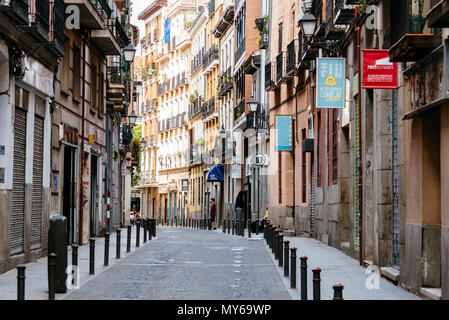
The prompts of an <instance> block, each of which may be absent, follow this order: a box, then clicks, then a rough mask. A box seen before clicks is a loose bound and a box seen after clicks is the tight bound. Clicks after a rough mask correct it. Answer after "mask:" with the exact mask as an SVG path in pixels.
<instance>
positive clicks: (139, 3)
mask: <svg viewBox="0 0 449 320" xmlns="http://www.w3.org/2000/svg"><path fill="white" fill-rule="evenodd" d="M153 2H154V0H132V9H133V11H132V16H131V24H133V25H135V26H138V27H139V29H140V38H142V37H143V36H144V33H145V24H144V22H143V21H139V19H137V17H138V16H139V14H140V13H141V12H142V11H143V10H144V9H145V8H146V7H148V6H149V5H150V4H152V3H153ZM137 55H140V44H139V46H138V47H137Z"/></svg>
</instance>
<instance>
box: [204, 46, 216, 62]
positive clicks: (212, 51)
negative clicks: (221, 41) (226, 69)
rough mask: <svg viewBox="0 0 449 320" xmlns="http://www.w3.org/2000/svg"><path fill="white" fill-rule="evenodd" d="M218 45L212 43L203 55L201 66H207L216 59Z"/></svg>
mask: <svg viewBox="0 0 449 320" xmlns="http://www.w3.org/2000/svg"><path fill="white" fill-rule="evenodd" d="M218 58H219V56H218V47H217V46H216V45H215V44H213V45H212V46H211V47H210V48H209V50H207V53H206V54H205V55H204V57H203V68H207V67H208V66H209V65H210V64H211V63H212V62H213V61H214V60H217V61H218Z"/></svg>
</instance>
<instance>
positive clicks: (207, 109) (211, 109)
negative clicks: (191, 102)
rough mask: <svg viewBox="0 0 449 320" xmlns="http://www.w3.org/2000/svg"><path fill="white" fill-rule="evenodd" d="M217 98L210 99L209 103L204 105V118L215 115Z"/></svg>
mask: <svg viewBox="0 0 449 320" xmlns="http://www.w3.org/2000/svg"><path fill="white" fill-rule="evenodd" d="M215 111H216V110H215V97H214V98H212V99H210V100H209V101H207V102H205V103H203V110H202V114H203V118H207V117H208V116H210V115H211V114H213V113H215Z"/></svg>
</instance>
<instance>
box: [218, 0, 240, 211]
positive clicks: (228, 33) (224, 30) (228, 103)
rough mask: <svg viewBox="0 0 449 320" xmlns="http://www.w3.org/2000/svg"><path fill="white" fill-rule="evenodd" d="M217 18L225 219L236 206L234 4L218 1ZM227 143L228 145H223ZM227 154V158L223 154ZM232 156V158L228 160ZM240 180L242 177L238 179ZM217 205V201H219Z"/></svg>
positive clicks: (219, 135) (221, 197)
mask: <svg viewBox="0 0 449 320" xmlns="http://www.w3.org/2000/svg"><path fill="white" fill-rule="evenodd" d="M216 5H217V9H216V13H215V15H216V16H217V17H216V20H217V22H216V24H215V27H214V29H213V30H212V32H213V35H214V36H215V37H216V38H217V39H218V41H219V60H220V61H219V70H218V74H219V75H218V84H217V100H216V104H217V109H218V128H219V134H216V139H219V141H218V143H216V145H218V146H219V147H220V148H221V149H220V150H215V151H216V154H218V155H219V160H220V163H221V164H223V165H224V181H223V184H222V187H221V189H220V191H219V196H217V197H216V198H217V199H220V201H221V203H223V204H224V206H223V208H222V210H221V212H222V215H221V216H222V217H223V218H224V219H230V218H231V217H233V206H232V204H233V202H234V199H235V196H236V195H235V194H234V190H235V189H236V187H235V185H234V184H235V182H234V178H235V177H233V176H232V174H231V173H232V156H233V154H232V150H233V141H232V128H233V122H234V118H233V117H234V90H235V88H234V42H235V40H234V38H235V37H234V34H235V27H234V23H233V22H234V14H235V4H234V1H231V0H227V1H217V2H216ZM222 139H225V140H224V143H225V145H224V146H223V145H222V142H223V140H222ZM223 151H224V154H223ZM229 155H230V156H229ZM238 177H240V175H238ZM217 201H218V200H217Z"/></svg>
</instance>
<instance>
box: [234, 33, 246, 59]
mask: <svg viewBox="0 0 449 320" xmlns="http://www.w3.org/2000/svg"><path fill="white" fill-rule="evenodd" d="M245 39H246V38H243V39H242V41H241V42H240V44H239V46H238V48H237V50H236V52H235V62H236V63H237V61H239V59H240V57H241V56H242V55H243V54H244V53H245Z"/></svg>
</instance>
